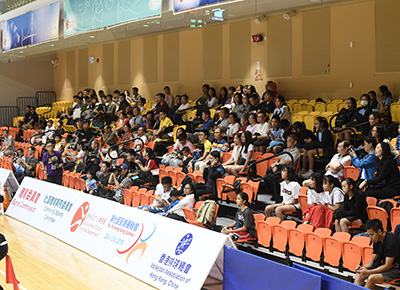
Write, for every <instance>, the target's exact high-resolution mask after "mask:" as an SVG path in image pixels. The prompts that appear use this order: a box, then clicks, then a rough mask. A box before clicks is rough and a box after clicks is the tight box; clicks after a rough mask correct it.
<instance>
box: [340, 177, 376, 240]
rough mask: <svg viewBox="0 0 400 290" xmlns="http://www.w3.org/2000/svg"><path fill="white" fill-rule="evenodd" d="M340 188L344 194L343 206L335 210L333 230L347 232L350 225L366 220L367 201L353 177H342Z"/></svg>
mask: <svg viewBox="0 0 400 290" xmlns="http://www.w3.org/2000/svg"><path fill="white" fill-rule="evenodd" d="M342 189H343V192H344V193H345V196H344V202H343V207H342V208H339V209H337V210H335V231H336V232H347V233H348V232H349V226H350V225H362V224H363V223H364V222H366V221H367V219H368V215H367V202H366V200H365V197H364V196H362V195H361V194H360V193H359V191H358V190H357V189H358V187H357V186H355V184H354V180H353V179H351V178H346V179H344V180H343V181H342Z"/></svg>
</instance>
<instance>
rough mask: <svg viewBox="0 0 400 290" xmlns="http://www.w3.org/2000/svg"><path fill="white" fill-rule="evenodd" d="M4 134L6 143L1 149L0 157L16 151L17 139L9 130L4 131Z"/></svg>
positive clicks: (10, 154)
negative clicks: (15, 139)
mask: <svg viewBox="0 0 400 290" xmlns="http://www.w3.org/2000/svg"><path fill="white" fill-rule="evenodd" d="M3 136H4V145H3V148H2V149H1V150H0V158H3V157H4V156H8V157H10V156H12V155H13V154H14V152H15V141H14V138H13V137H12V136H11V135H10V133H9V132H8V130H7V129H6V130H4V131H3Z"/></svg>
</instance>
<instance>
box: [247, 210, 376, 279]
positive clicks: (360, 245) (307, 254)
mask: <svg viewBox="0 0 400 290" xmlns="http://www.w3.org/2000/svg"><path fill="white" fill-rule="evenodd" d="M255 219H256V229H257V235H258V245H261V246H263V247H266V248H268V249H269V250H270V251H273V250H274V249H275V250H278V251H280V252H283V253H285V255H286V256H287V257H289V255H290V254H293V255H295V256H298V257H302V258H303V260H306V258H308V259H311V260H313V261H315V262H318V263H320V264H321V266H322V265H323V264H324V263H327V264H329V265H331V266H334V267H339V270H342V267H341V262H342V263H343V268H346V269H349V270H351V271H354V270H355V269H356V268H357V266H358V265H360V264H361V263H362V264H366V263H368V262H369V261H370V260H371V258H372V251H373V249H372V247H371V246H370V244H371V240H370V238H368V237H364V236H355V237H353V238H352V239H351V240H350V238H351V235H350V234H349V233H343V232H338V233H334V234H333V235H332V236H331V234H332V232H331V230H330V229H327V228H319V229H315V231H314V228H313V226H312V225H309V224H300V225H298V226H297V224H296V222H295V221H291V220H284V221H282V222H281V221H280V219H279V218H277V217H268V218H267V219H266V220H263V218H262V216H260V217H256V216H255ZM296 226H297V227H296Z"/></svg>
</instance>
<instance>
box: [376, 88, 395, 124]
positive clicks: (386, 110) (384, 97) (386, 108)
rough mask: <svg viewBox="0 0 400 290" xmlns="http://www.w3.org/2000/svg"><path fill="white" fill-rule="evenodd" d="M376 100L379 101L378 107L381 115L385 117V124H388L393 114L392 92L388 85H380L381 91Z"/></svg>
mask: <svg viewBox="0 0 400 290" xmlns="http://www.w3.org/2000/svg"><path fill="white" fill-rule="evenodd" d="M376 100H377V101H378V107H377V109H378V111H379V112H380V113H381V117H382V118H383V120H384V122H385V124H386V125H388V124H389V123H390V122H391V120H392V116H391V114H390V104H391V103H392V93H391V92H390V91H389V89H388V87H387V86H385V85H383V86H380V87H379V92H378V96H377V97H376Z"/></svg>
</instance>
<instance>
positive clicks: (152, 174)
mask: <svg viewBox="0 0 400 290" xmlns="http://www.w3.org/2000/svg"><path fill="white" fill-rule="evenodd" d="M143 158H144V159H145V160H146V162H145V165H144V166H143V164H142V163H141V162H140V161H139V160H136V161H135V162H136V164H137V165H138V166H139V168H140V171H141V172H139V175H138V176H139V179H137V180H136V181H135V183H134V185H141V184H144V183H146V182H154V181H157V180H158V175H159V171H160V169H159V167H158V163H157V161H156V155H155V154H154V151H153V150H152V149H151V148H148V147H147V148H146V149H145V150H144V152H143Z"/></svg>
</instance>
